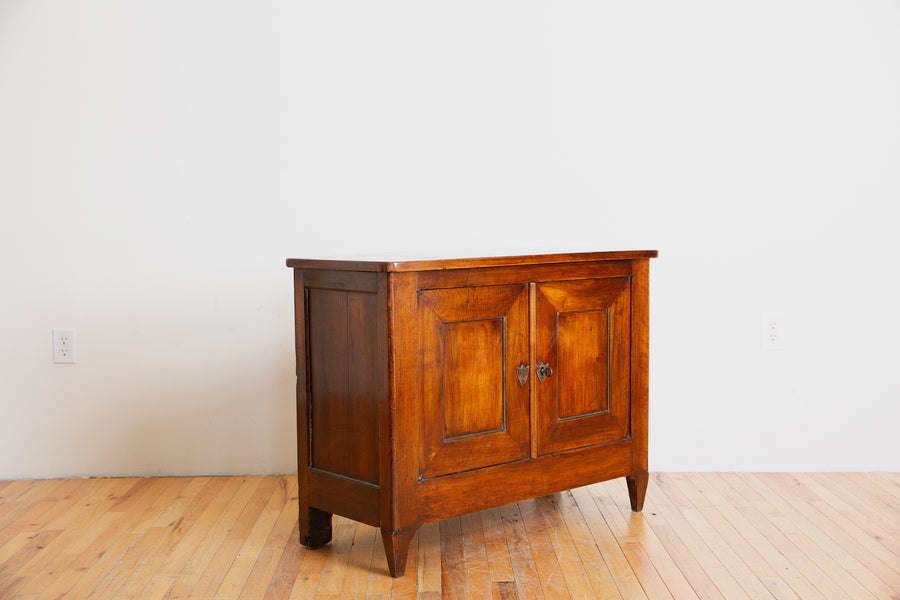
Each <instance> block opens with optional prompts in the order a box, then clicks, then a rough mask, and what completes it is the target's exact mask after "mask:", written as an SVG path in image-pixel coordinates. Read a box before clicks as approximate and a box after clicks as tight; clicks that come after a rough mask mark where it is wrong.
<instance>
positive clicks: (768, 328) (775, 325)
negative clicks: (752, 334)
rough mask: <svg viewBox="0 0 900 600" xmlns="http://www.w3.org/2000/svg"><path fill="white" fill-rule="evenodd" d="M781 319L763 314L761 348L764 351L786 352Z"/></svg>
mask: <svg viewBox="0 0 900 600" xmlns="http://www.w3.org/2000/svg"><path fill="white" fill-rule="evenodd" d="M781 321H782V319H781V317H780V316H778V315H775V314H773V313H763V314H762V319H761V321H760V329H759V336H760V337H759V347H760V348H761V349H762V350H784V332H783V331H782V326H781Z"/></svg>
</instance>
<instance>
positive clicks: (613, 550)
mask: <svg viewBox="0 0 900 600" xmlns="http://www.w3.org/2000/svg"><path fill="white" fill-rule="evenodd" d="M648 488H649V489H648V492H647V498H646V508H645V510H644V512H643V513H641V514H635V513H632V512H631V510H630V507H629V505H628V502H627V501H626V499H625V497H624V494H622V490H621V485H620V482H617V481H611V482H606V483H599V484H592V485H589V486H586V487H580V488H575V489H573V490H571V491H565V492H561V493H557V494H552V495H549V496H543V497H540V498H536V499H531V500H522V501H519V502H515V503H512V504H506V505H503V506H500V507H496V508H491V509H488V510H484V511H481V512H476V513H469V514H466V515H464V516H460V517H452V518H449V519H445V520H442V521H440V522H435V523H429V524H426V525H424V526H423V527H421V528H420V529H419V530H418V532H417V533H416V534H413V535H412V536H411V538H410V539H409V541H408V548H409V558H408V563H407V567H406V575H405V576H404V577H402V578H396V579H395V578H391V577H390V574H389V566H388V557H387V556H386V555H385V553H384V552H383V550H382V548H383V544H382V541H383V540H382V539H381V538H380V537H379V536H378V530H377V529H376V528H374V527H372V526H371V525H366V524H363V523H356V522H354V521H351V520H348V519H346V518H344V517H335V518H334V524H333V527H334V539H333V541H332V542H331V544H329V545H328V546H326V547H324V548H320V549H318V550H308V549H306V548H304V547H303V546H302V545H301V544H300V543H299V539H298V537H297V535H296V527H297V508H298V497H297V480H296V479H295V478H294V477H280V476H273V477H180V478H179V477H175V478H152V479H135V478H122V479H78V480H39V481H34V480H20V481H0V598H3V599H4V600H26V599H28V600H42V599H52V598H65V599H71V600H81V599H84V598H92V599H96V600H104V599H107V598H141V599H142V600H162V599H164V598H170V599H175V598H185V599H188V598H221V599H225V598H232V599H235V600H258V599H261V598H266V599H273V600H276V599H280V600H289V599H294V600H302V599H314V600H333V599H336V598H341V599H345V598H346V599H357V598H358V599H365V600H389V599H407V600H409V599H415V600H439V599H441V598H472V599H476V598H477V599H480V598H516V599H517V598H536V599H545V600H546V599H551V598H556V599H569V598H575V599H580V600H584V599H590V598H598V599H603V600H607V599H625V600H633V599H653V600H655V599H657V598H662V599H666V598H671V599H676V600H682V599H684V600H697V599H700V598H703V599H707V598H709V599H720V600H721V599H728V600H744V599H749V598H753V599H760V600H796V599H797V598H803V599H825V598H827V599H829V600H831V599H832V598H839V599H844V600H847V599H853V600H858V599H861V600H873V599H879V600H881V599H885V600H888V599H892V598H895V597H898V596H900V547H898V544H897V541H896V540H897V535H896V533H897V532H896V523H897V521H898V518H900V513H898V507H900V475H897V474H895V473H852V474H844V473H825V474H804V473H759V474H753V473H653V474H652V475H651V477H650V479H649V485H648Z"/></svg>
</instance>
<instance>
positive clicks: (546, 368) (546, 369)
mask: <svg viewBox="0 0 900 600" xmlns="http://www.w3.org/2000/svg"><path fill="white" fill-rule="evenodd" d="M534 373H535V375H537V378H538V381H539V382H541V383H544V380H545V379H546V378H548V377H550V376H551V375H553V369H551V368H550V365H548V364H547V363H545V362H540V361H539V362H538V365H537V368H536V369H535V370H534Z"/></svg>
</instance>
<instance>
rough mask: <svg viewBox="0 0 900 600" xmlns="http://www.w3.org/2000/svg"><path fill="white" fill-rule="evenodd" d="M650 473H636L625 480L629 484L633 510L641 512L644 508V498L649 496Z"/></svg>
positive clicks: (629, 495)
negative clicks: (648, 481) (648, 482)
mask: <svg viewBox="0 0 900 600" xmlns="http://www.w3.org/2000/svg"><path fill="white" fill-rule="evenodd" d="M649 477H650V475H649V474H648V473H635V474H634V475H629V476H627V477H626V478H625V481H626V482H627V483H628V499H629V500H631V510H633V511H634V512H640V511H641V510H643V508H644V496H646V495H647V480H648V479H649Z"/></svg>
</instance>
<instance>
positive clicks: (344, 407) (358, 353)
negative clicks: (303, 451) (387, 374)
mask: <svg viewBox="0 0 900 600" xmlns="http://www.w3.org/2000/svg"><path fill="white" fill-rule="evenodd" d="M306 306H307V311H308V313H307V327H308V342H307V343H308V348H309V350H308V365H307V368H308V390H309V402H310V433H311V442H310V465H309V466H311V467H313V468H314V469H318V470H320V471H324V472H325V473H329V474H335V475H339V476H341V477H345V478H348V479H352V480H354V481H359V482H365V483H369V484H373V485H377V484H378V481H379V474H378V399H379V393H378V388H377V382H378V376H377V372H378V368H379V363H378V340H377V337H376V326H377V323H378V304H377V296H376V295H375V294H374V293H363V292H356V291H343V290H331V289H318V288H307V298H306ZM302 467H303V465H301V468H302Z"/></svg>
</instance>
